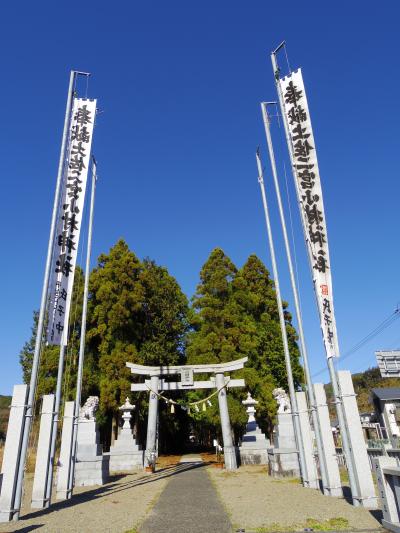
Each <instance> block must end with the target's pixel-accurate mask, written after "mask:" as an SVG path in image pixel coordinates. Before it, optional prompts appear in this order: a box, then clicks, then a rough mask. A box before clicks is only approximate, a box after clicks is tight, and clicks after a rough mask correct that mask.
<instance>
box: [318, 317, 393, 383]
mask: <svg viewBox="0 0 400 533" xmlns="http://www.w3.org/2000/svg"><path fill="white" fill-rule="evenodd" d="M398 318H400V307H397V308H396V309H395V310H394V311H393V313H391V314H390V315H389V316H388V317H387V318H385V320H383V321H382V322H381V323H380V324H378V325H377V326H376V327H375V328H374V329H373V330H371V331H370V332H369V333H368V334H367V335H365V337H363V338H362V339H361V340H359V341H358V342H357V343H356V344H355V345H354V346H353V347H352V348H350V350H348V351H347V352H346V353H345V354H344V355H343V356H342V357H340V358H339V363H341V362H342V361H344V360H345V359H347V358H348V357H351V356H352V355H353V354H355V353H356V352H358V350H359V349H360V348H362V347H363V346H364V345H365V344H367V343H368V342H369V341H371V340H372V339H374V338H375V337H376V336H377V335H379V334H380V333H382V331H384V330H385V329H386V328H388V327H389V326H391V325H392V324H393V322H395V321H396V320H397V319H398ZM324 372H326V369H325V368H323V369H321V370H319V371H318V372H316V373H315V374H313V376H312V377H313V378H315V377H317V376H319V375H321V374H323V373H324Z"/></svg>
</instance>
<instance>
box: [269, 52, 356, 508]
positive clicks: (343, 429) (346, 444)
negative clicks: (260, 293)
mask: <svg viewBox="0 0 400 533" xmlns="http://www.w3.org/2000/svg"><path fill="white" fill-rule="evenodd" d="M283 46H285V42H283V43H281V44H280V45H279V46H278V47H277V48H276V49H275V50H274V51H273V52H272V53H271V62H272V70H273V73H274V78H275V85H276V90H277V93H278V99H279V105H280V108H281V114H282V120H283V125H284V129H285V136H286V142H287V146H288V150H289V155H290V161H291V166H292V173H293V177H294V179H295V180H296V169H295V167H294V166H293V149H292V143H291V139H290V134H289V127H288V123H287V119H286V114H285V109H284V105H283V94H282V91H281V88H280V85H279V67H278V63H277V59H276V55H277V53H278V51H279V50H280V49H281V48H282V47H283ZM300 209H301V206H300ZM328 369H329V374H330V378H331V383H332V388H333V393H334V396H335V405H336V412H337V416H338V422H339V427H340V435H341V438H342V444H343V451H344V454H345V457H346V465H347V469H348V472H349V483H350V489H351V494H352V498H353V505H354V506H358V505H359V504H360V502H359V497H358V492H359V491H358V488H357V487H358V485H357V481H356V477H355V468H354V463H353V457H352V453H351V447H350V441H349V437H348V428H347V423H346V419H345V416H344V411H343V403H342V396H341V392H340V388H339V382H338V378H337V374H336V369H335V367H334V364H333V361H332V357H328ZM310 389H311V387H310Z"/></svg>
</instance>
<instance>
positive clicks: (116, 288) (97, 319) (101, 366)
mask: <svg viewBox="0 0 400 533" xmlns="http://www.w3.org/2000/svg"><path fill="white" fill-rule="evenodd" d="M89 311H90V314H89V316H90V327H89V329H88V333H87V339H88V341H89V352H90V353H92V354H93V361H94V365H95V364H96V362H97V365H98V386H99V392H100V409H101V411H102V414H103V415H110V414H112V413H115V412H116V409H117V407H118V406H119V405H121V403H122V402H123V401H124V400H125V397H126V396H128V395H129V394H130V382H131V377H130V371H129V369H128V368H127V367H126V362H127V361H130V362H135V363H139V364H143V365H155V364H164V365H173V364H179V363H181V362H182V361H183V359H184V349H185V336H186V333H187V331H188V328H189V325H190V320H189V316H190V312H189V308H188V301H187V298H186V296H185V295H184V294H183V293H182V291H181V289H180V287H179V285H178V283H177V282H176V280H175V279H174V278H173V277H172V276H171V275H170V274H169V273H168V271H167V269H166V268H164V267H161V266H158V265H156V263H155V262H154V261H151V260H149V259H145V260H144V261H143V262H141V261H139V259H138V258H137V257H136V256H135V254H134V253H133V252H131V251H130V250H129V247H128V245H127V244H126V243H125V242H124V241H123V240H120V241H118V242H117V244H116V245H115V246H113V247H112V248H111V250H110V252H109V254H108V255H105V254H102V255H101V256H100V257H99V260H98V266H97V267H96V268H95V269H94V271H93V272H92V274H91V276H90V305H89ZM138 403H139V406H140V407H139V410H140V420H141V422H142V425H143V422H144V419H145V410H146V407H147V400H145V399H144V398H142V399H140V401H139V402H138Z"/></svg>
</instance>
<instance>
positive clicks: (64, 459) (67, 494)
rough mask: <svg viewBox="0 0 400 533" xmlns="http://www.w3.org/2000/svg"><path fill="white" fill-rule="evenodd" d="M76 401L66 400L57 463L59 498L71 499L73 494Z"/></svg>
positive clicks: (57, 496) (57, 495)
mask: <svg viewBox="0 0 400 533" xmlns="http://www.w3.org/2000/svg"><path fill="white" fill-rule="evenodd" d="M74 409H75V402H65V407H64V419H63V428H62V433H61V449H60V456H59V459H58V463H57V482H56V485H57V492H56V498H57V500H69V499H70V498H71V496H72V493H71V491H70V490H69V489H68V480H69V476H70V473H71V450H72V434H73V428H74Z"/></svg>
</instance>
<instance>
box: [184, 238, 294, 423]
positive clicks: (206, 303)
mask: <svg viewBox="0 0 400 533" xmlns="http://www.w3.org/2000/svg"><path fill="white" fill-rule="evenodd" d="M193 307H194V309H195V310H196V311H197V314H196V319H195V321H194V324H195V328H194V331H193V332H192V333H190V334H189V339H188V347H187V354H188V361H189V362H190V363H207V362H217V363H220V362H227V361H231V360H234V359H239V358H241V357H245V356H246V357H248V362H247V363H246V365H245V368H244V369H243V371H240V372H238V376H243V377H244V378H245V380H246V385H247V388H248V389H249V390H250V391H251V393H252V394H253V395H254V396H255V397H256V398H257V399H258V401H259V405H258V416H259V421H260V422H261V425H262V426H263V428H264V429H266V430H267V431H268V432H270V430H271V428H272V425H273V422H274V416H275V413H276V402H275V400H274V399H273V396H272V390H273V389H274V388H275V387H277V386H282V387H284V388H286V389H287V376H286V367H285V359H284V354H283V343H282V338H281V330H280V325H279V314H278V307H277V303H276V294H275V290H274V284H273V281H272V280H271V279H270V277H269V273H268V270H267V269H266V268H265V266H264V265H263V263H262V262H261V261H260V259H259V258H258V257H257V256H255V255H252V256H250V257H249V258H248V260H247V262H246V263H245V265H244V266H243V267H242V268H241V269H240V270H237V268H236V267H235V265H234V264H233V263H232V261H231V260H230V259H229V258H228V257H227V256H226V255H225V254H224V252H223V251H222V250H221V249H219V248H217V249H215V250H213V251H212V252H211V255H210V257H209V258H208V260H207V261H206V263H205V264H204V266H203V268H202V270H201V273H200V284H199V286H198V287H197V292H196V295H195V296H194V298H193ZM284 308H285V320H286V329H287V334H288V341H289V347H290V353H291V360H292V367H293V375H294V378H295V381H296V384H297V385H299V384H300V383H301V382H302V369H301V366H300V364H299V351H298V347H297V344H296V340H297V336H296V332H295V330H294V328H293V326H292V324H291V316H290V314H289V313H288V312H287V309H286V308H287V304H286V303H284ZM191 397H193V398H199V397H201V395H200V394H199V393H191ZM228 398H229V402H230V403H229V409H230V416H231V421H232V425H233V426H234V428H235V429H236V431H237V432H239V430H240V428H241V429H242V428H243V423H244V421H245V415H244V408H243V406H242V405H241V400H242V399H244V394H243V391H241V390H238V389H232V390H230V391H229V395H228ZM217 415H218V413H217V410H216V409H214V410H210V412H207V413H200V414H197V415H195V418H196V419H198V420H202V421H207V422H208V423H209V424H216V422H217V418H218V417H217ZM215 429H216V428H215Z"/></svg>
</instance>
